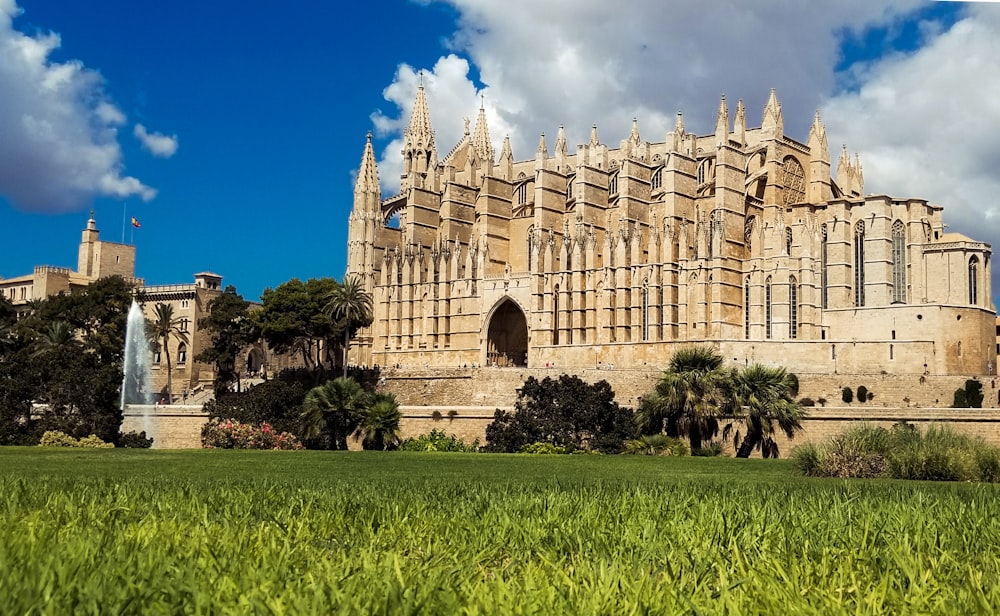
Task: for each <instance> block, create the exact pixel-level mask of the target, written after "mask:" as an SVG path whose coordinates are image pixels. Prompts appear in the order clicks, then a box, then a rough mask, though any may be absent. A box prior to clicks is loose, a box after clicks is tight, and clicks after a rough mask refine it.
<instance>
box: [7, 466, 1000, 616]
mask: <svg viewBox="0 0 1000 616" xmlns="http://www.w3.org/2000/svg"><path fill="white" fill-rule="evenodd" d="M998 489H1000V488H998V487H997V486H993V485H972V484H931V483H903V482H889V481H878V482H866V481H841V480H813V479H804V478H801V477H797V476H795V475H794V472H793V470H792V468H791V466H790V465H789V464H788V463H787V462H785V461H765V460H735V459H729V458H716V459H704V458H650V457H643V456H637V457H628V456H503V455H495V456H494V455H483V454H418V453H401V452H397V453H386V454H380V453H373V452H366V453H340V452H336V453H332V452H308V451H307V452H269V451H267V452H234V451H189V452H160V451H148V450H147V451H141V450H79V449H76V450H69V449H67V450H53V449H39V448H34V449H27V448H0V494H2V495H3V497H2V499H0V604H2V605H3V613H11V614H22V613H53V614H65V613H74V612H75V613H142V614H155V613H202V614H218V613H227V612H231V613H279V614H281V613H287V614H307V613H331V612H349V613H366V614H367V613H420V614H451V613H481V614H495V613H530V614H546V615H548V614H632V613H634V614H642V613H658V614H659V613H663V614H671V613H693V612H697V613H711V614H717V613H728V614H752V613H766V614H778V613H814V614H836V613H869V614H882V613H895V614H943V613H996V612H997V611H998V610H1000V588H998V585H1000V584H998V583H1000V560H998V556H997V555H998V554H1000V522H998V521H997V519H996V518H995V513H996V511H997V509H998V507H997V503H998V501H997V496H998Z"/></svg>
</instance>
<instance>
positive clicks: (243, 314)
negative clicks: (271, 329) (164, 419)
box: [195, 285, 259, 396]
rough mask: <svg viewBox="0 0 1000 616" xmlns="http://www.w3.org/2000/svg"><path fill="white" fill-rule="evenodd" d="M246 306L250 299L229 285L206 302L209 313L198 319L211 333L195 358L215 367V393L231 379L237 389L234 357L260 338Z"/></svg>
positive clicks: (222, 391)
mask: <svg viewBox="0 0 1000 616" xmlns="http://www.w3.org/2000/svg"><path fill="white" fill-rule="evenodd" d="M249 309H250V302H248V301H246V300H245V299H243V296H241V295H239V294H238V293H236V287H234V286H232V285H229V286H228V287H226V290H225V291H223V292H222V295H219V296H217V297H216V298H215V299H213V300H212V301H210V302H209V303H208V316H207V317H204V318H202V319H200V320H199V321H198V327H199V328H201V329H202V330H204V331H206V332H208V333H209V334H210V335H211V337H212V343H211V345H210V346H208V347H207V348H205V349H204V350H203V351H202V352H200V353H198V355H197V356H196V357H195V360H196V361H200V362H205V363H208V364H213V365H214V366H215V395H216V396H221V395H222V394H223V393H225V392H226V391H228V389H229V384H230V383H232V382H234V381H235V382H236V383H237V389H239V375H238V374H236V358H237V356H238V355H239V354H240V351H242V350H243V349H244V348H245V347H246V346H247V345H249V344H251V343H253V341H254V340H256V339H257V338H258V337H259V336H258V334H257V332H256V331H255V328H254V327H253V325H252V323H251V321H250V318H249V314H248V313H249Z"/></svg>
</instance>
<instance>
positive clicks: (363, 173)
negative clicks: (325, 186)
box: [354, 131, 381, 199]
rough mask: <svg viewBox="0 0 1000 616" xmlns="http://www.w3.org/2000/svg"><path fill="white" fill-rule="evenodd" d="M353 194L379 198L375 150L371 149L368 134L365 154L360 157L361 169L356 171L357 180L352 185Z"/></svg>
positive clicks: (370, 136)
mask: <svg viewBox="0 0 1000 616" xmlns="http://www.w3.org/2000/svg"><path fill="white" fill-rule="evenodd" d="M354 194H356V195H364V194H369V195H376V199H379V198H380V196H381V189H380V188H379V182H378V164H377V163H376V162H375V149H374V148H373V147H372V134H371V131H369V132H368V142H367V143H365V152H364V154H362V155H361V167H360V168H359V169H358V178H357V181H355V183H354Z"/></svg>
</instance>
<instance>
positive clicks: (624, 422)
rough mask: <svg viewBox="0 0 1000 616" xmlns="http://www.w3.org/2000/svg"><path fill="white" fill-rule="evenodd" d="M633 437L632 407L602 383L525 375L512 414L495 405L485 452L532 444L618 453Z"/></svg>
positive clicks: (574, 377) (509, 450) (502, 450)
mask: <svg viewBox="0 0 1000 616" xmlns="http://www.w3.org/2000/svg"><path fill="white" fill-rule="evenodd" d="M635 435H636V424H635V417H634V415H633V414H632V411H631V410H629V409H624V408H621V407H620V406H618V403H616V402H615V394H614V390H612V389H611V386H610V385H609V384H608V382H607V381H603V380H602V381H599V382H597V383H594V384H592V385H591V384H588V383H586V382H585V381H583V380H582V379H580V378H579V377H577V376H571V375H567V374H563V375H561V376H559V378H558V379H553V378H552V377H545V378H544V379H542V380H541V381H539V380H538V379H536V378H535V377H528V379H527V380H526V381H525V382H524V385H523V386H522V387H521V389H520V390H518V398H517V403H516V404H515V407H514V412H513V413H509V412H507V411H504V410H501V409H497V411H496V414H495V415H494V417H493V422H492V423H491V424H490V425H488V426H487V427H486V450H487V451H496V452H516V451H519V450H520V449H521V448H523V447H524V446H526V445H530V444H532V443H536V442H545V443H551V444H552V445H556V446H559V447H567V448H569V449H594V450H599V451H603V452H607V453H618V452H620V451H621V450H622V448H623V447H624V442H625V440H626V439H630V438H634V437H635Z"/></svg>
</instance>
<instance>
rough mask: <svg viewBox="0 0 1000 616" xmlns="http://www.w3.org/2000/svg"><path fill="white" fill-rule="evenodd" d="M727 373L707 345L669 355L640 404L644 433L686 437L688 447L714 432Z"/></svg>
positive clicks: (711, 435)
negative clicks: (668, 359)
mask: <svg viewBox="0 0 1000 616" xmlns="http://www.w3.org/2000/svg"><path fill="white" fill-rule="evenodd" d="M727 379H728V374H727V373H726V371H725V370H724V369H723V368H722V356H721V355H719V353H718V352H717V351H715V350H714V349H712V348H710V347H685V348H682V349H679V350H678V351H677V352H676V353H674V355H673V357H671V358H670V365H669V367H668V368H667V370H666V371H664V373H663V376H661V377H660V380H659V381H658V382H657V383H656V390H655V392H654V393H653V394H651V395H650V396H647V398H646V399H645V400H644V402H643V404H642V405H641V406H640V417H639V425H640V427H641V429H642V431H643V433H644V434H655V433H657V432H660V431H661V430H662V431H665V432H666V433H667V434H668V435H669V436H687V437H688V439H689V441H690V443H691V450H692V451H694V450H697V449H700V448H701V445H702V442H703V441H704V440H706V439H710V438H712V437H713V436H715V435H716V434H717V433H718V430H719V417H720V415H721V414H722V409H723V406H724V404H725V391H726V390H725V387H726V384H727Z"/></svg>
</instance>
